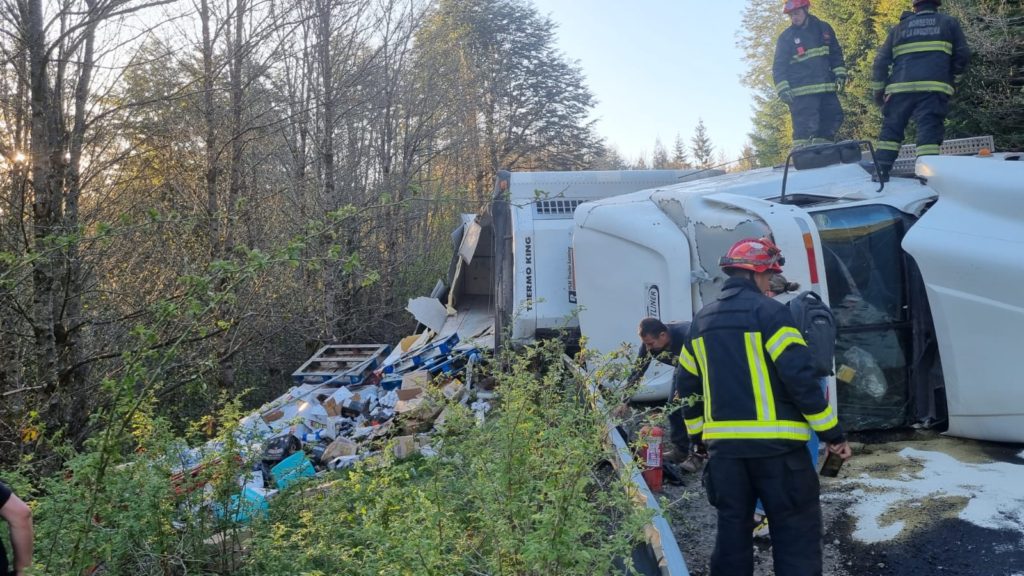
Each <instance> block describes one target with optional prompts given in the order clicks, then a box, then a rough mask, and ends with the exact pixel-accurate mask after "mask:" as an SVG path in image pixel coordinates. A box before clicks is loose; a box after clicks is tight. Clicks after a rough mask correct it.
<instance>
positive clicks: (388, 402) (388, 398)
mask: <svg viewBox="0 0 1024 576" xmlns="http://www.w3.org/2000/svg"><path fill="white" fill-rule="evenodd" d="M378 402H380V405H381V406H384V407H385V408H394V407H395V404H398V393H397V392H395V391H394V390H391V391H389V392H388V393H387V394H385V395H384V396H381V397H380V399H379V400H378Z"/></svg>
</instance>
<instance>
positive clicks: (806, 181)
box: [573, 138, 1024, 442]
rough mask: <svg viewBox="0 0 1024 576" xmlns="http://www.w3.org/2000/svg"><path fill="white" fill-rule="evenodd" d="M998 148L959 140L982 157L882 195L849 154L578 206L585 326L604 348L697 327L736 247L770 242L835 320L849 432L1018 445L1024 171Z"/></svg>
mask: <svg viewBox="0 0 1024 576" xmlns="http://www.w3.org/2000/svg"><path fill="white" fill-rule="evenodd" d="M911 148H912V147H911ZM991 148H992V142H991V139H990V138H978V139H969V140H964V141H953V142H950V143H948V144H947V146H946V147H945V150H946V151H947V152H952V153H961V154H963V153H969V154H972V156H973V157H954V156H930V157H929V156H926V157H922V158H921V159H920V160H918V161H917V164H916V174H915V173H914V171H913V170H914V162H913V159H912V156H911V159H910V160H908V161H905V162H903V163H902V164H903V168H904V170H903V172H904V173H905V174H906V175H907V177H904V178H893V179H892V181H891V182H889V183H888V184H886V185H885V186H884V187H881V186H880V185H879V184H877V183H875V182H874V181H873V180H872V176H871V173H872V169H871V165H870V162H861V153H860V148H859V146H858V145H857V143H846V144H840V145H835V146H828V147H822V148H817V149H812V150H808V151H806V152H801V153H796V154H795V155H794V157H793V163H794V166H795V167H796V168H798V169H786V168H784V167H782V168H765V169H760V170H753V171H749V172H743V173H738V174H729V175H725V176H721V177H717V178H713V179H708V180H704V181H701V182H693V183H688V184H680V185H675V186H666V187H660V188H655V189H650V190H645V191H641V192H637V193H633V194H628V195H623V196H618V197H615V198H609V199H606V200H602V201H598V202H593V203H588V204H584V205H582V206H580V207H579V208H578V209H577V211H576V214H575V219H576V229H575V231H574V234H573V247H574V254H575V265H576V266H575V271H576V284H577V293H578V298H579V301H580V302H581V304H582V305H583V306H582V308H581V310H580V327H581V330H582V332H583V334H585V335H586V336H587V338H588V345H589V346H592V347H595V348H597V349H598V350H601V351H605V350H610V349H612V348H615V347H618V346H619V345H620V344H621V342H623V341H624V340H630V339H632V338H633V335H632V334H633V331H634V329H635V328H634V327H635V325H636V321H637V319H638V318H639V317H641V316H644V315H649V314H652V313H656V314H657V315H659V316H660V317H661V318H662V319H664V320H685V319H689V318H691V317H692V316H693V313H694V312H695V311H696V310H698V309H699V308H700V307H701V306H703V305H704V304H705V303H706V302H709V301H710V300H712V299H714V298H715V297H716V296H717V295H718V293H719V289H720V286H721V284H722V282H723V281H724V279H725V276H724V274H722V272H721V271H720V270H719V269H718V266H717V263H718V258H719V257H720V256H721V255H722V254H723V253H724V252H725V250H726V249H727V248H728V247H729V246H730V245H731V244H732V243H733V242H735V241H737V240H740V239H742V238H746V237H760V236H771V237H773V238H774V240H775V242H776V243H777V244H778V245H779V246H780V247H781V248H782V250H783V253H784V254H785V255H786V256H787V262H786V266H785V272H786V275H787V277H788V278H789V280H791V281H796V282H799V283H800V284H801V285H802V287H803V288H804V289H812V290H815V291H816V292H818V293H820V294H821V295H822V296H823V297H824V298H826V300H827V301H828V302H829V303H830V305H831V306H832V308H833V311H834V313H835V316H836V320H837V325H838V337H837V350H836V375H837V378H834V379H833V380H832V382H831V384H830V390H831V391H832V395H831V397H832V399H833V401H834V402H836V403H837V404H838V411H839V415H840V419H841V420H842V421H843V422H844V425H845V426H846V427H847V428H848V429H852V430H858V429H878V428H892V427H898V426H903V425H906V424H911V423H924V424H929V423H933V422H938V423H943V422H946V421H948V430H949V432H950V433H951V434H954V435H957V436H963V437H969V438H976V439H984V440H998V441H1012V442H1022V441H1024V391H1022V387H1024V381H1022V380H1024V379H1022V377H1021V376H1020V370H1019V369H1018V365H1017V364H1016V361H1015V358H1014V356H1015V350H1016V349H1017V348H1018V347H1019V344H1020V342H1022V341H1024V340H1022V339H1021V337H1020V335H1019V328H1018V327H1019V326H1021V325H1022V323H1024V291H1022V290H1021V288H1020V287H1021V282H1022V281H1024V163H1022V162H1020V161H1019V160H1020V159H1021V157H1022V155H1021V154H1005V153H1004V154H992V153H991V152H989V151H990V150H991ZM907 152H908V153H909V154H911V155H912V150H908V151H907ZM978 152H981V153H982V154H983V155H984V156H983V157H979V156H978V155H977V153H978ZM799 168H803V169H799ZM899 168H900V166H899V165H897V169H899ZM648 380H649V382H650V385H649V386H648V387H647V390H648V393H649V395H650V396H651V397H664V396H666V395H667V394H668V391H669V386H670V384H669V382H670V375H669V370H668V369H667V368H663V367H661V366H660V365H659V366H654V367H653V368H652V371H651V373H649V375H648Z"/></svg>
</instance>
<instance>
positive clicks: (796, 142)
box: [793, 138, 811, 147]
mask: <svg viewBox="0 0 1024 576" xmlns="http://www.w3.org/2000/svg"><path fill="white" fill-rule="evenodd" d="M810 143H811V141H810V139H807V138H797V139H794V140H793V146H794V147H796V146H807V145H808V144H810Z"/></svg>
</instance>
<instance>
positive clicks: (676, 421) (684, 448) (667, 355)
mask: <svg viewBox="0 0 1024 576" xmlns="http://www.w3.org/2000/svg"><path fill="white" fill-rule="evenodd" d="M637 331H638V332H639V334H640V342H641V344H640V351H639V353H638V354H637V359H636V362H635V364H634V368H633V371H632V372H631V373H630V375H629V378H628V379H627V382H628V383H629V384H635V383H637V382H639V381H640V379H641V378H643V376H644V373H645V372H647V367H648V366H650V364H651V359H652V358H654V359H656V360H657V361H658V362H661V363H662V364H668V365H669V366H672V367H673V368H675V370H676V375H675V377H674V378H673V379H672V382H673V384H672V396H671V398H672V399H673V400H674V399H678V398H679V391H678V390H677V388H676V386H677V383H678V382H679V376H678V372H679V370H680V369H681V368H680V366H679V351H680V349H682V347H683V341H684V340H685V339H686V335H687V333H688V332H689V331H690V323H689V322H669V323H668V324H666V323H664V322H662V321H661V320H659V319H657V318H651V317H648V318H644V319H643V320H641V321H640V326H639V328H638V329H637ZM668 423H669V434H670V440H671V441H672V452H671V453H670V454H669V455H668V459H670V460H673V461H675V462H677V463H678V464H679V467H680V468H682V469H683V470H685V471H686V472H696V471H697V470H699V469H700V467H701V464H702V461H701V459H700V458H698V457H697V456H695V455H694V454H692V453H691V452H690V439H689V437H688V435H687V433H686V426H684V425H683V411H682V409H676V410H673V411H672V412H670V413H669V415H668Z"/></svg>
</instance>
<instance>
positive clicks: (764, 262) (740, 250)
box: [718, 238, 786, 272]
mask: <svg viewBox="0 0 1024 576" xmlns="http://www.w3.org/2000/svg"><path fill="white" fill-rule="evenodd" d="M785 264H786V259H785V258H783V257H782V250H779V247H778V246H776V245H775V243H774V242H772V241H771V240H769V239H767V238H745V239H743V240H740V241H739V242H737V243H735V244H733V245H732V248H729V252H728V253H727V254H726V255H725V256H722V258H721V259H720V260H719V261H718V265H719V266H721V267H722V269H723V270H726V269H729V268H738V269H740V270H750V271H751V272H782V266H783V265H785Z"/></svg>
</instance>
